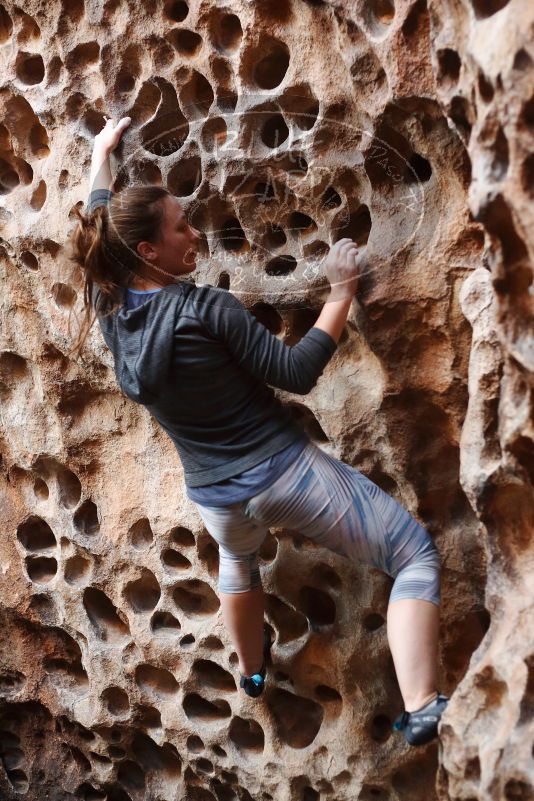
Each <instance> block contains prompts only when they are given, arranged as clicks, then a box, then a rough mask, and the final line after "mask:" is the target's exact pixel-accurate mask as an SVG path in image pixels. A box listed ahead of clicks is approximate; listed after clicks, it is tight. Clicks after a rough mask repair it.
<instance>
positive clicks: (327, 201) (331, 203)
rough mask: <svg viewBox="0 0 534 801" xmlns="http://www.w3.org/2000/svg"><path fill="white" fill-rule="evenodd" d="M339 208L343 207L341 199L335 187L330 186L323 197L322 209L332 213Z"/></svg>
mask: <svg viewBox="0 0 534 801" xmlns="http://www.w3.org/2000/svg"><path fill="white" fill-rule="evenodd" d="M338 206H341V197H340V196H339V193H338V192H336V190H335V189H334V187H333V186H329V187H328V188H327V190H326V191H325V193H324V195H323V198H322V203H321V208H322V209H324V210H325V211H331V210H332V209H335V208H337V207H338Z"/></svg>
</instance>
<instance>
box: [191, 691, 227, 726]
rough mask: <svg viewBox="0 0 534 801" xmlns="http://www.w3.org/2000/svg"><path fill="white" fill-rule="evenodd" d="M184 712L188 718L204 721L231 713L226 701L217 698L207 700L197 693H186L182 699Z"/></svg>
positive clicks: (213, 719)
mask: <svg viewBox="0 0 534 801" xmlns="http://www.w3.org/2000/svg"><path fill="white" fill-rule="evenodd" d="M183 707H184V712H185V714H186V715H187V717H188V718H189V719H190V720H196V721H198V722H206V723H209V722H210V721H216V720H224V718H229V717H230V715H231V714H232V710H231V709H230V705H229V704H228V703H227V701H223V700H222V699H221V698H217V699H216V700H215V701H208V700H207V699H206V698H202V696H200V695H198V694H197V693H190V694H189V695H186V696H185V698H184V701H183Z"/></svg>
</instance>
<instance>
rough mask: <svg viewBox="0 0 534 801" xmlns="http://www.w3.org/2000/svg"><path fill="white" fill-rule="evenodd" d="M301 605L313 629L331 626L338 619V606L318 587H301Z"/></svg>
mask: <svg viewBox="0 0 534 801" xmlns="http://www.w3.org/2000/svg"><path fill="white" fill-rule="evenodd" d="M299 605H300V607H301V609H302V611H303V613H304V614H305V615H306V617H307V618H308V620H309V621H310V626H311V628H312V629H318V628H321V627H322V626H331V625H332V624H333V623H334V621H335V619H336V604H335V602H334V601H333V599H332V598H331V597H330V596H329V595H327V593H326V592H323V590H320V589H318V588H317V587H307V586H304V587H301V589H300V592H299Z"/></svg>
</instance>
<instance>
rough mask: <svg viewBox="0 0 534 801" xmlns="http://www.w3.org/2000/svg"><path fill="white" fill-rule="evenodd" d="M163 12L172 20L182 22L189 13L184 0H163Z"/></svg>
mask: <svg viewBox="0 0 534 801" xmlns="http://www.w3.org/2000/svg"><path fill="white" fill-rule="evenodd" d="M163 13H164V14H165V16H166V17H167V18H168V19H170V20H172V21H173V22H183V21H184V19H185V18H186V17H187V15H188V14H189V6H188V5H187V3H186V2H185V0H165V5H164V7H163Z"/></svg>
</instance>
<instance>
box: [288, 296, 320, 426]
mask: <svg viewBox="0 0 534 801" xmlns="http://www.w3.org/2000/svg"><path fill="white" fill-rule="evenodd" d="M318 317H319V311H318V310H316V309H307V308H302V309H292V310H290V311H289V312H288V314H287V328H288V333H287V334H286V336H285V338H284V342H285V344H286V345H296V344H297V342H299V341H300V340H301V339H302V337H303V336H305V335H306V334H307V333H308V331H309V330H310V328H313V326H314V325H315V323H316V322H317V318H318ZM298 408H299V407H297V406H295V409H298ZM302 408H305V407H302ZM296 414H297V415H298V411H297V412H296ZM314 419H315V418H314ZM321 430H322V429H321ZM323 434H324V432H323Z"/></svg>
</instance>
